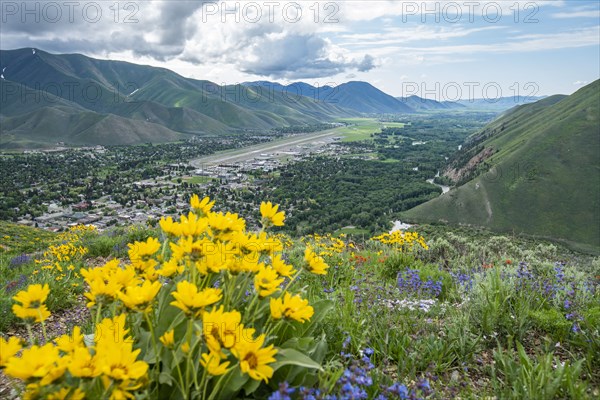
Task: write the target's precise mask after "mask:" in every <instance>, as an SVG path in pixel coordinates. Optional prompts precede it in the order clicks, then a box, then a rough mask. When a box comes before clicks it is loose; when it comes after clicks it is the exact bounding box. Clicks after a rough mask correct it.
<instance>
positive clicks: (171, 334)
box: [158, 329, 175, 349]
mask: <svg viewBox="0 0 600 400" xmlns="http://www.w3.org/2000/svg"><path fill="white" fill-rule="evenodd" d="M158 340H160V342H161V343H162V344H163V345H164V346H165V347H168V348H169V349H170V348H172V347H173V345H174V344H175V331H174V330H173V329H171V330H169V331H166V332H165V333H164V334H163V335H162V336H161V337H160V338H159V339H158Z"/></svg>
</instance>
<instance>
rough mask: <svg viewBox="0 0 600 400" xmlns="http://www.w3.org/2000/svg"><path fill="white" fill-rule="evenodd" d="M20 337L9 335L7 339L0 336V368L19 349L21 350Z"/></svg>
mask: <svg viewBox="0 0 600 400" xmlns="http://www.w3.org/2000/svg"><path fill="white" fill-rule="evenodd" d="M21 348H22V347H21V339H19V338H17V337H15V336H11V337H10V338H8V340H4V338H3V337H0V368H3V367H4V366H5V365H6V362H7V361H8V360H9V359H10V358H11V357H12V356H14V355H15V354H17V353H18V352H19V351H21Z"/></svg>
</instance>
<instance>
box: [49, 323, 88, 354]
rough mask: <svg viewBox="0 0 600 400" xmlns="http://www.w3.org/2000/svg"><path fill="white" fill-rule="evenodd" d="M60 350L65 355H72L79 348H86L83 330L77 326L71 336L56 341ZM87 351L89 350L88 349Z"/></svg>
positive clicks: (61, 337)
mask: <svg viewBox="0 0 600 400" xmlns="http://www.w3.org/2000/svg"><path fill="white" fill-rule="evenodd" d="M55 342H56V345H57V346H58V349H59V350H60V351H62V352H64V353H67V354H72V353H74V352H75V350H77V349H78V348H85V344H84V341H83V335H82V334H81V328H80V327H79V326H75V327H74V328H73V333H72V334H71V335H62V336H60V337H58V338H56V340H55ZM86 351H87V349H86Z"/></svg>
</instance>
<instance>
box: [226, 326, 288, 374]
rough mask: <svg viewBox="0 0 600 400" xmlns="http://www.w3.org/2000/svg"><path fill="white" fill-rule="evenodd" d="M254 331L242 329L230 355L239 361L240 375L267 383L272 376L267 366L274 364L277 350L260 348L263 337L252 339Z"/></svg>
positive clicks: (269, 347)
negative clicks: (243, 374)
mask: <svg viewBox="0 0 600 400" xmlns="http://www.w3.org/2000/svg"><path fill="white" fill-rule="evenodd" d="M253 335H254V329H244V331H243V333H242V335H241V337H240V340H239V341H238V342H237V343H236V345H235V346H234V347H233V349H231V353H232V354H233V355H234V356H235V357H236V358H237V359H238V360H239V362H240V369H241V371H242V373H245V374H248V375H250V377H251V378H252V379H255V380H257V381H258V380H264V381H265V382H268V381H269V379H270V378H271V377H272V376H273V368H272V367H271V366H269V365H268V364H270V363H273V362H275V361H276V360H275V357H274V356H275V354H277V349H275V348H274V347H273V345H272V344H271V345H269V346H267V347H262V346H263V343H264V342H265V335H264V334H263V335H260V336H259V337H257V338H256V339H252V336H253Z"/></svg>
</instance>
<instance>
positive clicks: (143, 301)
mask: <svg viewBox="0 0 600 400" xmlns="http://www.w3.org/2000/svg"><path fill="white" fill-rule="evenodd" d="M160 287H161V284H160V282H159V281H154V282H150V281H144V283H143V284H142V286H128V287H127V288H126V289H125V293H123V292H119V299H120V300H121V301H122V302H123V304H125V307H127V308H129V309H130V310H134V311H139V312H142V313H147V312H150V310H152V302H153V301H154V298H155V297H156V295H157V294H158V291H159V290H160Z"/></svg>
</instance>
